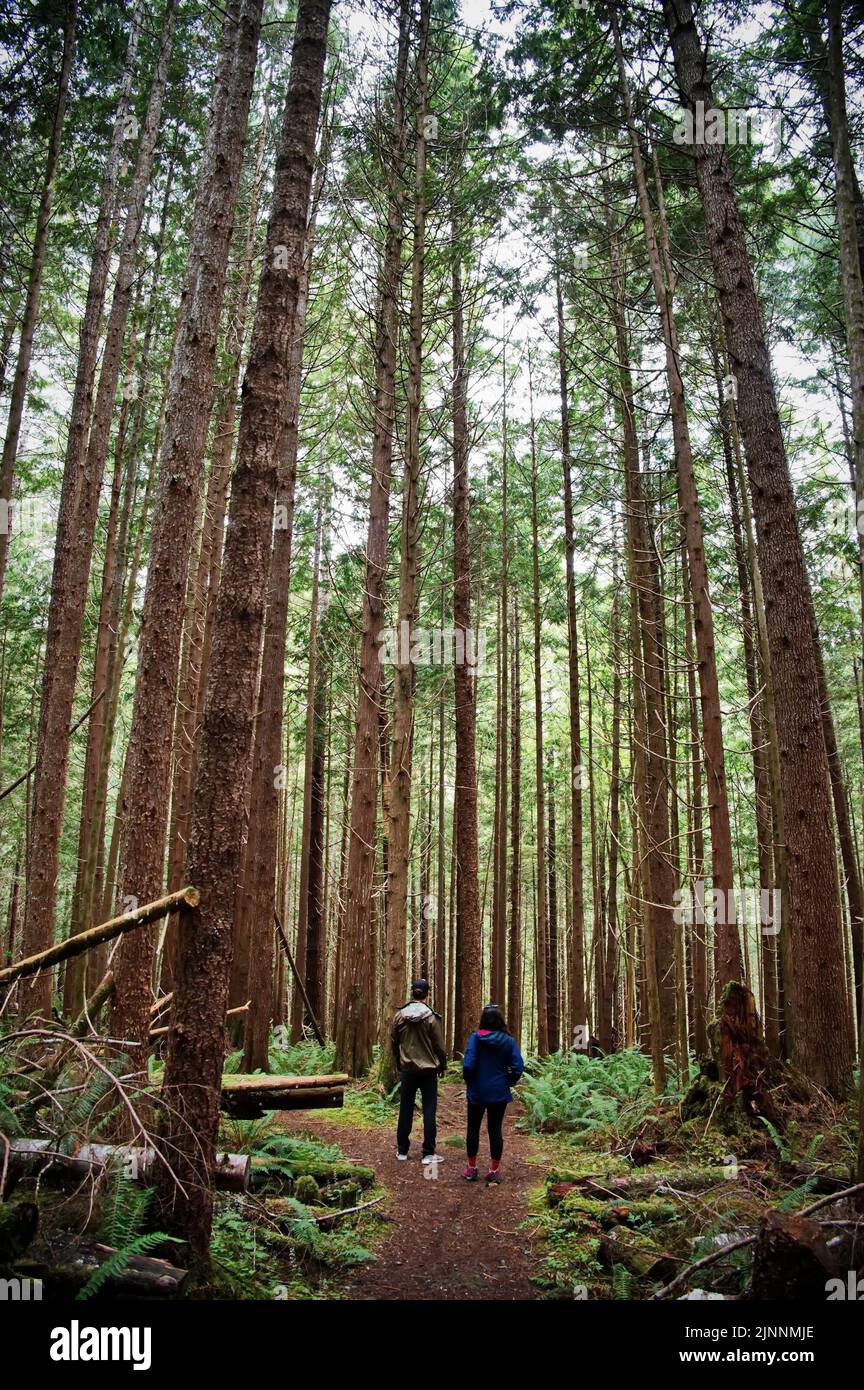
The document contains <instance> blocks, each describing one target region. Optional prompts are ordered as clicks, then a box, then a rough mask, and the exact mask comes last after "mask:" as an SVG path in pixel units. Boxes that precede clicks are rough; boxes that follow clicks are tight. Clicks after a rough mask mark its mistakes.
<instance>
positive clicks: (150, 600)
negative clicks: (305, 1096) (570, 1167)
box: [111, 0, 263, 1045]
mask: <svg viewBox="0 0 864 1390" xmlns="http://www.w3.org/2000/svg"><path fill="white" fill-rule="evenodd" d="M262 3H263V0H231V3H230V4H229V5H228V6H227V8H226V12H225V20H224V23H223V28H222V37H221V42H220V52H219V61H218V66H217V72H216V77H215V80H214V89H213V92H214V95H213V112H212V118H211V122H210V127H209V133H208V140H207V147H206V150H205V153H204V159H203V164H202V170H201V175H200V178H199V181H198V191H197V195H196V201H195V211H194V214H193V219H192V230H191V233H190V243H189V261H188V265H187V269H186V277H185V282H184V295H183V301H182V309H181V314H180V321H179V325H178V330H177V337H176V339H175V343H174V352H173V356H172V362H171V376H170V381H169V388H168V402H167V406H166V415H165V432H164V437H163V442H162V451H161V457H160V463H159V479H158V484H157V493H156V502H155V509H154V516H153V527H152V536H151V543H150V561H149V565H148V569H147V585H146V589H145V593H144V607H143V612H142V617H141V628H140V636H139V642H138V672H137V678H136V682H135V698H134V703H133V709H132V724H131V729H130V732H129V754H128V756H129V769H128V778H127V785H126V795H125V799H124V802H123V804H122V806H121V808H120V810H121V814H122V816H123V820H124V840H123V850H122V859H121V868H120V885H121V890H122V892H123V893H124V894H125V895H130V894H131V895H134V896H135V897H137V898H138V899H139V901H143V902H147V901H148V900H149V899H150V898H152V897H157V896H158V895H159V892H160V890H161V888H162V883H163V872H164V858H165V841H166V834H167V818H168V800H169V792H170V785H171V732H172V728H173V723H174V703H175V698H176V693H177V678H178V663H179V656H180V642H181V632H182V616H183V608H184V602H185V595H186V584H187V581H188V575H189V555H190V552H191V549H192V537H193V528H194V525H195V516H196V511H197V504H198V496H199V490H200V479H201V470H202V465H203V461H204V451H205V447H206V440H207V429H208V425H209V420H210V411H211V407H212V403H213V377H214V368H215V360H216V342H217V337H218V332H219V320H220V316H221V311H222V298H223V294H224V289H225V274H226V269H227V264H228V251H229V247H230V244H231V234H232V230H233V226H234V205H235V202H236V198H237V189H238V185H239V180H240V171H241V167H242V162H243V146H244V142H245V138H246V124H247V120H248V115H249V104H250V101H251V96H252V85H253V80H254V76H255V66H256V58H257V52H258V36H259V30H260V24H261V9H262ZM152 947H153V938H152V936H151V934H150V933H148V932H133V933H130V934H129V935H128V936H127V937H126V938H125V940H124V942H123V945H122V947H121V948H120V950H119V951H118V953H117V958H116V962H115V991H114V1000H113V1006H112V1013H111V1028H112V1031H113V1033H114V1036H115V1037H122V1038H131V1039H134V1040H138V1041H140V1042H141V1043H142V1045H143V1044H145V1043H146V1040H147V1032H148V1025H149V1019H148V1007H149V998H150V969H151V959H152Z"/></svg>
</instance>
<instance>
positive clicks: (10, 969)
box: [0, 887, 199, 986]
mask: <svg viewBox="0 0 864 1390" xmlns="http://www.w3.org/2000/svg"><path fill="white" fill-rule="evenodd" d="M198 902H199V893H198V889H197V888H191V887H189V888H180V889H179V890H178V891H177V892H176V893H168V894H166V896H165V897H164V898H158V899H157V900H156V902H152V903H145V905H144V906H143V907H137V908H136V909H135V911H134V912H126V913H124V915H123V916H122V917H112V918H111V920H110V921H108V922H102V923H101V924H100V925H99V926H98V927H88V928H87V930H86V931H82V932H78V934H77V935H76V936H67V938H66V940H65V941H58V942H57V944H56V945H55V946H49V947H48V950H47V951H39V952H38V953H37V954H36V955H35V956H26V957H25V958H24V959H23V960H19V961H16V962H15V963H14V965H7V966H5V967H4V968H3V969H2V970H0V986H6V985H11V984H14V983H15V981H16V980H21V979H23V978H24V977H25V976H26V975H38V973H39V971H40V970H47V969H49V968H50V967H51V966H52V965H57V963H58V962H59V961H61V960H69V959H71V957H73V956H81V955H83V954H84V952H85V951H91V950H92V949H93V947H94V946H101V945H103V943H104V942H106V941H113V940H114V937H115V936H123V935H124V934H125V933H126V932H128V931H135V930H136V928H138V927H146V926H149V925H150V923H151V922H158V921H159V920H160V919H161V918H162V917H167V916H168V914H169V913H171V912H174V911H175V910H176V909H177V908H178V907H181V906H183V905H184V904H185V905H186V906H187V907H197V906H198Z"/></svg>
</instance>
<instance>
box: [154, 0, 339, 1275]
mask: <svg viewBox="0 0 864 1390" xmlns="http://www.w3.org/2000/svg"><path fill="white" fill-rule="evenodd" d="M329 16H330V0H300V4H299V7H298V12H297V22H296V27H295V31H294V44H293V51H292V57H291V72H290V76H289V79H288V91H287V95H286V100H285V107H284V112H283V118H282V130H281V135H280V147H279V152H278V155H277V161H276V173H275V178H274V185H273V198H272V209H271V214H270V223H269V226H268V230H267V244H266V248H265V254H264V264H263V268H262V272H261V281H260V285H259V290H258V303H257V308H256V312H255V322H254V326H253V329H252V339H251V345H250V354H249V363H248V366H247V368H246V375H245V378H244V382H243V407H242V412H241V416H240V431H239V437H238V443H237V466H236V469H235V472H234V480H233V486H232V491H231V504H230V508H229V520H228V533H227V537H226V543H225V559H224V564H223V571H222V581H221V584H220V586H219V597H218V600H217V607H216V619H215V624H214V636H213V657H212V664H211V670H210V674H209V678H208V684H207V696H206V700H205V708H204V724H203V728H202V731H201V747H200V757H199V763H198V773H197V776H196V781H195V793H194V797H193V814H192V829H191V836H190V844H189V854H188V856H187V867H188V869H189V871H190V872H192V873H195V874H196V875H197V877H198V880H199V883H200V886H201V892H202V906H201V908H200V909H197V910H193V911H192V913H191V915H188V914H187V913H186V912H184V913H183V914H182V916H181V931H180V941H179V951H178V960H177V981H176V987H175V998H174V1009H173V1014H172V1021H171V1033H170V1040H169V1053H168V1061H167V1065H166V1069H165V1082H164V1087H163V1097H164V1100H165V1112H164V1114H165V1118H164V1129H163V1137H164V1140H165V1143H166V1147H167V1150H168V1152H170V1154H171V1158H172V1163H173V1164H174V1166H175V1169H176V1170H177V1173H178V1176H179V1178H180V1180H181V1182H184V1184H185V1185H186V1188H187V1192H186V1195H184V1196H182V1197H181V1196H180V1194H179V1193H178V1192H177V1190H176V1189H175V1188H174V1187H173V1186H172V1185H171V1184H170V1183H169V1182H168V1181H167V1180H166V1179H165V1178H163V1179H162V1180H161V1196H162V1202H163V1207H164V1208H165V1210H166V1219H167V1220H168V1221H169V1223H170V1228H171V1230H172V1232H173V1233H176V1234H178V1235H180V1236H181V1237H183V1238H185V1239H187V1240H188V1241H189V1242H190V1245H191V1247H192V1250H193V1252H194V1254H195V1255H196V1256H197V1257H198V1258H200V1259H206V1256H207V1251H208V1248H209V1239H210V1223H211V1217H212V1201H213V1198H212V1190H211V1188H210V1184H209V1170H210V1167H211V1165H212V1161H213V1155H214V1152H215V1144H216V1133H217V1129H218V1123H219V1093H220V1086H221V1076H222V1059H223V1051H224V1016H225V1010H226V1007H227V1001H228V984H229V975H230V966H231V945H232V940H231V935H232V925H233V917H234V893H235V885H236V883H237V878H238V874H239V871H240V854H241V844H240V832H239V826H240V817H241V813H242V799H243V795H244V784H245V779H244V778H243V777H242V776H239V775H238V773H239V772H240V771H241V770H242V769H243V768H244V767H247V766H248V764H249V762H250V759H251V756H252V727H253V713H254V708H255V694H256V682H257V675H258V655H259V650H260V643H261V637H262V632H263V627H264V611H265V604H266V596H267V581H268V573H269V568H270V557H271V549H272V528H273V509H274V503H275V499H276V490H277V483H278V476H277V471H278V460H279V458H280V454H281V447H282V440H283V434H284V430H285V404H284V403H285V396H286V393H287V391H288V389H289V381H288V378H289V374H290V372H291V371H292V370H296V363H295V361H294V359H293V355H292V350H291V349H292V344H293V342H294V334H295V332H296V326H297V325H296V318H297V306H298V301H299V298H300V295H301V292H302V285H303V278H304V266H305V252H306V232H307V223H308V216H309V205H310V197H311V190H312V173H313V169H314V164H315V139H316V131H317V128H318V119H319V115H320V110H321V92H322V86H323V78H324V64H325V60H326V56H327V31H328V24H329Z"/></svg>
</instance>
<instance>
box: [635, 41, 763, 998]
mask: <svg viewBox="0 0 864 1390" xmlns="http://www.w3.org/2000/svg"><path fill="white" fill-rule="evenodd" d="M613 28H614V33H615V48H616V53H617V59H618V77H619V86H620V91H621V99H622V102H623V104H624V113H625V116H626V119H627V127H628V131H629V136H630V148H631V153H632V156H633V169H634V173H635V177H636V192H637V197H638V201H639V209H640V212H641V214H642V225H643V228H644V231H645V242H646V246H647V249H648V262H649V266H650V270H651V278H652V282H653V285H654V296H655V299H656V301H657V307H658V308H659V310H660V320H661V325H662V331H663V341H664V344H665V349H666V379H667V384H668V389H669V407H670V413H671V416H672V437H673V442H674V450H675V465H676V470H677V478H678V507H679V511H680V514H681V518H682V526H683V530H684V538H685V543H686V546H687V564H688V569H689V573H690V595H691V603H692V606H693V630H694V635H695V641H696V658H697V671H698V676H699V694H700V701H701V708H702V745H703V752H704V766H705V779H706V791H707V801H708V820H709V824H710V826H711V882H712V887H713V889H714V891H715V893H722V894H723V897H722V898H721V899H719V901H720V902H722V903H724V904H726V905H727V909H726V910H724V911H722V912H720V913H718V917H717V926H716V937H715V959H716V964H717V979H716V987H717V988H718V989H719V988H720V987H722V986H723V985H724V984H726V983H727V982H728V981H730V980H737V979H740V977H741V969H742V962H741V948H740V943H739V936H738V924H737V921H736V918H735V913H734V912H730V911H729V910H728V904H730V902H734V898H733V896H732V895H733V867H732V832H731V828H730V823H729V798H728V792H727V786H726V760H725V755H724V750H723V721H722V714H721V709H720V687H719V682H718V679H717V657H716V650H715V645H714V616H713V611H712V606H711V598H710V595H709V591H708V569H707V565H706V562H705V543H704V539H703V535H702V513H701V509H700V506H699V496H698V493H697V490H696V477H695V473H694V468H693V449H692V445H691V442H690V426H689V421H688V418H687V406H686V402H685V397H684V382H683V380H682V377H681V371H680V366H679V362H680V358H681V352H680V344H679V341H678V327H677V324H676V321H675V315H674V311H673V307H672V288H671V286H672V282H673V278H674V271H673V269H672V262H671V257H670V255H669V248H668V245H667V240H666V234H665V219H664V209H663V203H662V192H663V189H662V183H661V182H660V178H659V171H657V172H658V176H657V195H658V200H660V201H659V206H658V211H659V225H660V244H658V237H657V233H656V230H655V225H654V214H653V211H652V208H651V200H650V198H649V196H648V183H647V179H646V177H645V166H644V163H643V159H642V150H641V147H640V144H639V135H638V133H637V130H636V124H635V121H634V119H633V109H632V105H631V101H630V91H629V88H628V85H627V75H626V69H625V66H624V54H623V50H622V48H621V37H620V33H619V29H618V22H617V19H615V18H614V17H613ZM655 171H656V166H655ZM730 917H731V919H732V920H731V921H730V920H729V919H730Z"/></svg>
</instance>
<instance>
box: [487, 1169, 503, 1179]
mask: <svg viewBox="0 0 864 1390" xmlns="http://www.w3.org/2000/svg"><path fill="white" fill-rule="evenodd" d="M486 1181H487V1182H494V1183H499V1182H500V1181H501V1174H500V1172H499V1171H498V1169H497V1168H490V1169H489V1172H488V1173H487V1174H486Z"/></svg>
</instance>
